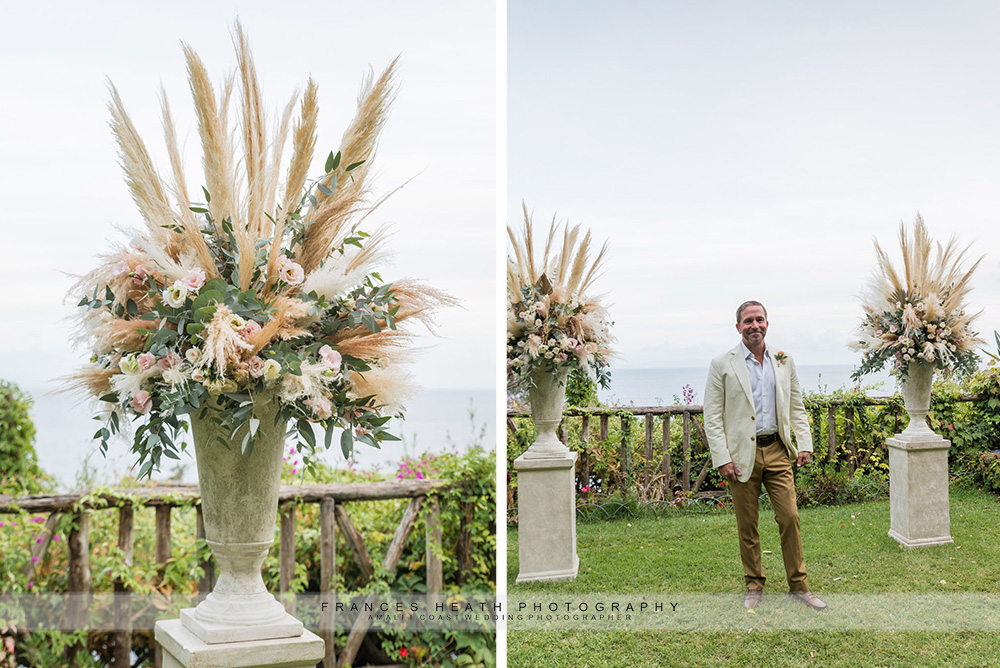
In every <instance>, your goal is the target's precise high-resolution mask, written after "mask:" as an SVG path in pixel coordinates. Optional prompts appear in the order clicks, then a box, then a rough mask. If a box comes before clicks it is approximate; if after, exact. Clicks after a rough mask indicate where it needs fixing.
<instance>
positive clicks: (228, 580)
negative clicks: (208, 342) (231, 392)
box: [181, 393, 302, 643]
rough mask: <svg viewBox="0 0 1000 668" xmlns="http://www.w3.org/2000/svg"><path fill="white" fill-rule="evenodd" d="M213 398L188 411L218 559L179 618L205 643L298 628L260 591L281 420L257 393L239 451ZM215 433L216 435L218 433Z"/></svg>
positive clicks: (271, 398)
mask: <svg viewBox="0 0 1000 668" xmlns="http://www.w3.org/2000/svg"><path fill="white" fill-rule="evenodd" d="M213 405H216V404H214V402H213V403H210V404H209V409H208V411H207V413H206V415H205V416H204V417H199V416H198V412H196V413H195V414H193V415H192V416H191V431H192V434H193V437H194V448H195V457H196V459H197V462H198V484H199V486H200V487H201V508H202V514H203V516H204V519H205V538H206V540H207V542H208V545H209V547H211V549H212V554H213V556H214V557H215V560H216V563H217V565H218V578H217V580H216V582H215V586H214V588H213V590H212V592H211V593H210V594H209V595H208V597H207V598H205V600H203V601H202V602H201V603H199V604H198V606H197V607H195V608H193V609H187V610H182V611H181V623H182V624H183V625H184V626H185V627H186V628H188V629H189V630H190V631H192V632H193V633H194V634H195V635H197V636H198V637H200V638H201V639H202V640H204V641H205V642H207V643H214V642H236V641H244V640H264V639H269V638H288V637H294V636H299V635H301V634H302V623H301V622H299V621H298V620H296V619H295V618H294V617H292V616H291V615H289V614H288V613H287V612H286V611H285V609H284V607H283V606H282V605H281V603H279V602H278V601H277V599H275V597H274V596H273V595H272V594H270V593H268V591H267V589H266V588H265V586H264V580H263V578H262V577H261V566H262V564H263V563H264V558H265V557H266V556H267V553H268V550H269V549H270V548H271V545H272V544H273V543H274V526H275V517H276V515H277V510H278V487H279V484H280V478H281V466H282V463H281V462H282V460H281V457H282V453H283V451H284V446H285V427H286V425H285V424H284V423H280V424H278V425H275V424H274V422H275V416H276V415H277V412H278V408H279V403H278V398H277V396H276V395H274V394H273V393H268V394H265V395H261V396H260V397H259V398H258V400H257V402H256V406H255V409H254V416H255V417H256V418H257V419H258V420H260V423H259V427H258V431H257V434H256V438H255V440H254V444H253V448H252V450H251V451H250V452H249V453H243V452H241V449H240V448H241V444H242V433H240V434H239V435H238V436H239V438H238V439H236V440H235V441H230V440H229V436H230V430H228V429H220V428H219V427H218V426H217V423H216V422H215V421H214V420H217V419H218V417H217V416H218V410H217V409H213ZM220 438H221V440H220Z"/></svg>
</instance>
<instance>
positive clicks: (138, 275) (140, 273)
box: [132, 264, 148, 285]
mask: <svg viewBox="0 0 1000 668" xmlns="http://www.w3.org/2000/svg"><path fill="white" fill-rule="evenodd" d="M147 273H148V271H147V270H146V268H145V267H143V266H142V265H141V264H140V265H139V266H138V267H136V268H135V269H134V270H133V271H132V280H133V281H134V282H136V283H138V284H140V285H142V284H143V283H145V282H146V274H147Z"/></svg>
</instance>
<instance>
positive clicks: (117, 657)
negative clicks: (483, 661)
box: [114, 504, 135, 666]
mask: <svg viewBox="0 0 1000 668" xmlns="http://www.w3.org/2000/svg"><path fill="white" fill-rule="evenodd" d="M134 520H135V511H134V509H133V508H132V504H125V505H124V506H122V507H121V508H120V509H119V510H118V548H119V549H120V550H121V551H122V561H123V562H124V563H123V565H124V566H125V567H126V568H131V566H132V549H133V545H134V543H135V541H134V533H133V531H134V525H135V521H134ZM114 590H115V635H114V662H115V664H114V665H116V666H130V665H132V659H131V656H132V603H131V597H130V596H129V591H130V588H129V587H128V585H127V584H125V582H123V581H122V579H121V578H116V579H115V584H114Z"/></svg>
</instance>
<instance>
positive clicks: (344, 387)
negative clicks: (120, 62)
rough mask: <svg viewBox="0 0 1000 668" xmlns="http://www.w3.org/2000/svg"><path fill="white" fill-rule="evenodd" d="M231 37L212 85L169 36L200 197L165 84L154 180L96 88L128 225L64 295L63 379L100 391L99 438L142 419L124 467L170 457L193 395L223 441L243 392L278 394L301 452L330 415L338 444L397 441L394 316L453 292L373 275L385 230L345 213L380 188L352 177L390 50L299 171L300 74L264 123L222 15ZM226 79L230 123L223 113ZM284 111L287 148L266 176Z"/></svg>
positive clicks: (358, 174) (250, 404)
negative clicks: (68, 331) (116, 159)
mask: <svg viewBox="0 0 1000 668" xmlns="http://www.w3.org/2000/svg"><path fill="white" fill-rule="evenodd" d="M234 42H235V45H236V51H237V57H238V63H239V78H238V84H237V82H236V80H235V77H233V76H230V77H229V78H228V79H227V80H226V81H225V83H224V84H223V86H222V89H221V91H220V94H219V96H218V97H217V96H216V91H215V90H214V89H213V86H212V84H211V83H210V81H209V78H208V75H207V72H206V70H205V67H204V65H203V64H202V61H201V60H200V58H199V57H198V56H197V54H196V53H195V52H194V51H193V50H192V49H191V48H190V47H188V46H187V45H185V46H184V52H185V56H186V60H187V70H188V75H189V80H190V86H191V91H192V94H193V97H194V103H195V108H196V111H197V118H198V132H199V135H200V139H201V144H202V150H203V165H204V172H205V174H204V178H205V183H206V185H205V186H203V188H202V191H203V193H204V203H198V204H192V203H191V202H190V199H189V195H188V193H189V190H188V185H187V181H186V179H185V175H184V173H183V170H182V168H181V157H180V151H179V149H178V146H177V140H176V133H175V131H174V126H173V122H172V120H171V115H170V107H169V105H168V103H167V101H166V98H165V96H162V97H161V99H162V112H163V127H164V134H165V138H166V144H167V150H168V155H169V161H170V173H171V178H170V179H169V180H165V179H162V178H161V177H160V175H159V173H158V172H157V169H156V167H155V166H154V165H153V162H152V160H151V159H150V157H149V153H148V151H147V150H146V147H145V145H144V143H143V142H142V140H141V139H140V137H139V135H138V133H137V132H136V130H135V128H134V126H133V124H132V121H131V119H130V118H129V116H128V114H127V113H126V111H125V109H124V107H123V105H122V102H121V100H120V99H119V96H118V93H117V91H116V90H115V89H114V87H113V86H112V87H111V98H112V99H111V102H110V104H109V108H110V111H111V119H112V120H111V128H112V131H113V134H114V136H115V138H116V140H117V144H118V148H119V154H120V158H121V164H122V168H123V171H124V175H125V180H126V183H127V185H128V187H129V190H130V192H131V195H132V198H133V200H134V201H135V203H136V205H137V206H138V209H139V211H140V213H141V214H142V217H143V219H144V221H145V229H143V230H141V231H135V232H134V233H132V235H131V241H130V243H129V244H128V245H127V246H124V245H123V246H119V247H116V248H115V249H114V250H113V251H112V252H110V253H109V254H107V255H104V256H102V258H101V264H100V266H99V267H97V268H96V269H95V270H93V271H91V272H90V273H88V274H87V275H85V276H83V277H82V278H80V279H79V281H78V282H77V284H76V286H75V287H74V288H73V289H72V291H71V293H70V295H71V297H72V298H73V300H74V302H76V303H77V304H78V306H79V314H80V325H81V331H80V336H79V338H80V340H82V341H84V342H86V343H87V344H89V346H90V348H91V349H92V353H93V354H92V356H91V358H90V363H89V364H88V365H87V366H85V367H84V368H82V369H80V370H79V371H77V372H76V373H75V374H74V375H72V376H71V377H70V381H71V384H72V385H73V386H76V387H82V388H84V389H86V390H87V391H88V392H89V393H90V394H92V395H93V396H96V397H98V398H99V399H100V400H101V401H102V402H104V404H105V406H106V409H107V410H105V411H103V414H104V417H103V419H104V420H105V423H104V426H102V427H101V429H100V430H98V432H97V434H96V435H95V438H99V439H100V440H101V446H102V450H105V451H106V449H107V445H108V439H109V438H111V436H112V435H113V434H115V433H118V432H120V431H123V429H125V428H126V427H127V426H128V425H127V422H126V418H128V417H131V418H132V419H133V420H135V421H138V422H140V423H141V424H140V425H139V426H138V427H137V428H136V429H135V430H134V435H133V444H132V449H133V451H134V452H135V453H137V454H138V455H139V462H140V464H141V466H140V470H139V477H143V476H144V475H149V473H150V472H151V471H152V469H153V468H158V467H159V465H160V459H161V456H164V455H165V456H167V457H171V458H177V453H178V451H179V450H180V449H182V448H183V444H182V443H181V444H178V437H179V436H180V434H181V432H182V431H183V430H185V429H186V427H187V425H186V423H185V422H184V421H183V419H182V416H184V415H187V414H200V415H205V414H206V406H207V405H209V404H211V405H212V406H213V407H214V408H215V409H216V410H217V411H218V413H217V414H218V415H219V416H220V419H221V426H222V427H223V428H225V430H226V433H227V434H228V435H229V441H230V442H231V443H233V444H235V445H239V446H240V447H241V448H242V450H243V451H247V452H248V451H250V450H251V449H252V447H253V443H254V439H255V437H256V435H257V433H258V431H259V430H260V428H261V426H260V419H259V416H258V407H260V406H262V405H264V404H265V403H270V402H272V401H277V402H279V404H280V408H279V410H278V413H277V417H276V418H275V426H278V425H283V424H288V422H289V421H294V427H293V429H294V431H296V432H297V434H298V437H299V440H300V442H302V443H304V444H305V446H306V452H305V454H311V453H312V452H314V451H315V449H316V447H317V443H316V438H315V435H314V431H313V425H318V426H320V427H322V428H323V429H325V431H326V439H325V445H326V447H327V448H329V447H330V445H331V440H332V437H333V434H334V431H335V430H336V429H340V430H342V434H341V437H340V444H341V447H342V449H343V451H344V453H345V456H347V455H348V454H349V453H350V452H351V451H352V449H353V447H354V444H355V443H358V442H360V443H364V444H367V445H370V446H375V447H378V446H379V444H380V443H381V442H383V441H388V440H397V439H396V437H395V436H393V435H391V434H390V433H388V432H387V431H386V422H387V421H388V420H389V419H390V417H391V416H392V415H393V414H396V413H399V412H400V411H401V410H402V402H403V400H405V399H406V397H407V396H408V394H409V392H410V387H411V384H410V382H409V380H410V379H409V376H408V374H407V373H406V372H405V371H403V370H401V369H400V367H399V363H400V362H403V361H405V359H406V354H405V353H406V352H407V351H406V349H405V348H406V346H405V344H406V343H407V337H408V333H407V332H405V331H403V330H401V329H398V328H397V326H398V325H399V324H400V323H403V322H404V321H407V320H410V319H420V320H423V321H424V322H425V323H427V324H429V318H430V316H431V314H432V313H433V311H434V310H435V309H436V308H437V307H439V306H441V305H445V304H450V303H452V301H453V300H451V298H449V297H447V296H446V295H444V294H443V293H441V292H438V291H436V290H433V289H431V288H428V287H426V286H423V285H421V284H419V283H416V282H413V281H405V280H404V281H396V282H394V283H386V282H383V281H382V278H381V277H380V275H379V274H378V273H377V271H375V269H376V268H378V266H379V265H380V264H382V263H383V262H384V260H385V255H386V254H385V251H384V249H383V246H384V240H385V229H384V228H380V229H377V230H375V231H374V232H372V233H367V232H365V231H363V230H362V229H361V228H360V227H359V225H360V223H361V222H362V221H363V220H364V219H365V217H366V216H367V215H368V214H369V213H370V212H371V211H372V210H373V209H374V208H375V207H376V206H377V205H378V203H379V202H378V201H376V202H374V203H372V202H370V201H369V194H370V190H369V187H368V185H367V177H368V175H369V174H370V172H371V164H372V157H373V154H374V151H375V147H376V144H377V141H378V137H379V133H380V131H381V129H382V127H383V125H384V123H385V120H386V116H387V114H388V109H389V105H390V104H391V101H392V98H393V88H392V81H393V75H394V68H395V62H393V63H392V64H390V65H389V67H388V68H387V69H386V70H385V71H384V72H383V73H382V74H381V75H380V76H379V77H378V78H375V77H374V76H373V75H371V74H370V75H369V76H368V77H367V79H366V80H365V82H364V84H363V86H362V90H361V93H360V95H359V98H358V108H357V114H356V116H355V118H354V119H353V121H352V122H351V124H350V126H349V127H348V129H347V131H346V132H345V133H344V135H343V138H342V141H341V145H340V148H339V150H338V151H337V152H336V153H333V152H331V153H330V155H329V156H328V157H327V159H326V163H325V169H324V173H323V174H322V175H321V176H320V177H319V178H318V179H316V180H315V181H312V182H309V183H307V178H306V177H307V173H308V172H309V170H310V165H311V163H312V161H313V154H314V151H315V144H316V126H317V115H318V103H317V87H316V84H315V83H314V82H313V81H312V80H311V79H310V80H309V82H308V84H307V85H306V88H305V91H304V93H303V94H302V97H301V102H300V104H299V113H298V117H297V118H296V119H295V121H294V123H292V118H291V117H292V112H293V109H294V107H295V102H296V101H297V96H296V97H293V99H292V100H291V101H290V102H289V103H288V105H287V106H286V107H285V108H284V111H283V113H282V114H281V117H280V118H279V119H278V120H277V123H275V124H273V127H271V128H269V127H268V126H269V125H271V124H268V123H267V122H266V119H265V116H264V111H263V110H264V104H263V101H262V97H261V92H260V89H259V86H258V82H257V75H256V71H255V67H254V63H253V59H252V57H251V54H250V49H249V45H248V40H247V37H246V35H245V33H244V32H243V30H242V28H241V27H239V26H237V31H236V35H235V37H234ZM234 87H235V88H238V89H239V94H240V105H239V114H238V121H239V126H238V127H236V128H231V127H230V126H229V112H228V107H229V103H230V99H231V97H232V94H233V91H234ZM290 125H291V126H292V127H291V144H292V155H291V161H290V163H289V164H288V167H287V170H285V173H284V183H283V184H282V185H281V186H280V187H279V180H280V178H279V177H280V175H281V171H282V170H281V159H282V149H283V146H284V144H285V143H286V139H287V136H288V134H289V129H290V128H289V126H290ZM234 137H238V138H239V139H240V140H241V141H237V140H235V139H234ZM237 144H241V149H242V150H241V151H240V152H239V153H238V152H237V148H236V146H237ZM271 412H273V407H272V411H271ZM267 414H268V415H270V412H268V413H267ZM96 419H102V417H101V416H98V417H97V418H96ZM267 426H268V427H270V425H267ZM290 426H291V425H290Z"/></svg>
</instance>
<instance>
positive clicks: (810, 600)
mask: <svg viewBox="0 0 1000 668" xmlns="http://www.w3.org/2000/svg"><path fill="white" fill-rule="evenodd" d="M792 597H793V598H797V599H799V600H800V601H802V602H803V603H805V604H806V605H808V606H809V607H810V608H812V609H813V610H826V603H824V602H823V601H822V600H821V599H820V597H819V596H817V595H816V594H814V593H812V592H811V591H797V592H792Z"/></svg>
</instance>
